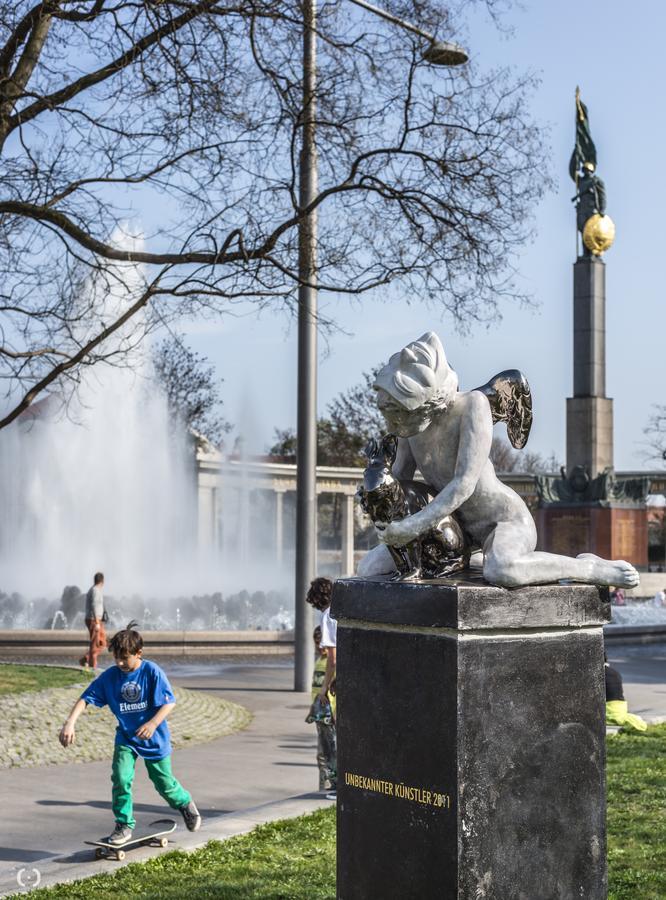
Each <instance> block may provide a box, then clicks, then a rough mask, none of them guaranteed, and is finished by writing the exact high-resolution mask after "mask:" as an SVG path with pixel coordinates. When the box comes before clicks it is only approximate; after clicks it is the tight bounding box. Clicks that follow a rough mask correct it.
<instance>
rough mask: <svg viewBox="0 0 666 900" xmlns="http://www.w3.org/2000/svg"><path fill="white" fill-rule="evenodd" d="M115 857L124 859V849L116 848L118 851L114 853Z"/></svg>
mask: <svg viewBox="0 0 666 900" xmlns="http://www.w3.org/2000/svg"><path fill="white" fill-rule="evenodd" d="M116 859H125V851H124V850H118V852H117V853H116Z"/></svg>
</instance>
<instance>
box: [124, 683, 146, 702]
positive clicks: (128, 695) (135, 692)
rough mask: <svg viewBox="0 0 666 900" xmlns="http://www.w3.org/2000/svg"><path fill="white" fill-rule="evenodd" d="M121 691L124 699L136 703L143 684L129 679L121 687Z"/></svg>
mask: <svg viewBox="0 0 666 900" xmlns="http://www.w3.org/2000/svg"><path fill="white" fill-rule="evenodd" d="M120 693H121V696H122V698H123V700H126V701H127V702H128V703H136V701H137V700H138V699H139V697H140V696H141V685H139V684H137V683H136V681H128V682H127V683H126V684H124V685H123V686H122V687H121V689H120Z"/></svg>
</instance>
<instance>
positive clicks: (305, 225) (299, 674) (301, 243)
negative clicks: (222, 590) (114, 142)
mask: <svg viewBox="0 0 666 900" xmlns="http://www.w3.org/2000/svg"><path fill="white" fill-rule="evenodd" d="M351 2H352V3H354V4H356V6H360V7H362V8H363V9H366V10H368V11H370V12H372V13H374V14H375V15H378V16H380V17H381V18H383V19H386V20H387V21H389V22H392V23H393V24H394V25H397V26H399V27H400V28H403V29H405V30H407V31H411V32H412V33H413V34H417V35H419V36H420V37H422V38H424V39H425V40H426V41H427V42H428V46H427V47H426V49H425V51H424V53H423V58H424V59H425V60H427V61H428V62H429V63H431V64H432V65H438V66H457V65H461V64H462V63H465V62H467V58H468V57H467V54H466V53H465V51H464V50H463V49H462V48H461V47H459V46H458V45H457V44H454V43H451V42H449V41H438V40H436V39H435V37H434V36H433V35H431V34H429V33H428V32H427V31H424V30H423V29H421V28H418V27H417V26H416V25H412V23H411V22H406V21H404V20H403V19H399V18H398V17H397V16H394V15H393V14H392V13H389V12H387V11H386V10H383V9H380V8H379V7H377V6H373V5H372V4H371V3H367V2H365V0H351ZM316 26H317V0H304V2H303V115H302V122H301V127H302V141H301V154H300V166H299V201H298V202H299V206H300V209H301V211H303V210H308V211H307V212H305V213H304V214H303V215H302V216H301V219H300V223H299V230H298V276H299V288H298V401H297V402H298V410H297V435H296V436H297V446H296V463H297V471H296V578H295V591H296V596H295V622H294V626H295V627H294V653H295V673H294V690H296V691H307V690H309V689H310V685H311V681H312V667H313V645H312V610H311V608H310V607H309V606H308V605H307V603H306V602H305V595H306V593H307V590H308V587H309V585H310V582H311V581H312V579H313V578H314V577H315V567H316V562H317V211H316V209H310V207H311V206H312V204H313V203H314V201H315V200H316V197H317V190H318V177H317V175H318V169H317V144H316V112H317V31H316Z"/></svg>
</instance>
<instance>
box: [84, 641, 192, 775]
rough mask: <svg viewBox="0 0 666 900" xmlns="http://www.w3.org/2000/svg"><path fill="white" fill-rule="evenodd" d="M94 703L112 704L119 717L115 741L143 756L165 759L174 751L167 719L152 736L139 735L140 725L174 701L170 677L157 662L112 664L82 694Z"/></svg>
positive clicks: (85, 698) (144, 661) (95, 704)
mask: <svg viewBox="0 0 666 900" xmlns="http://www.w3.org/2000/svg"><path fill="white" fill-rule="evenodd" d="M81 699H82V700H85V702H86V703H91V704H92V705H93V706H107V705H108V706H109V708H110V710H111V712H112V713H113V714H114V716H115V717H116V719H117V720H118V727H117V728H116V744H124V745H125V746H127V747H131V748H132V749H133V750H135V751H136V752H137V753H138V754H139V756H142V757H143V758H144V759H150V760H158V759H164V757H165V756H169V754H170V753H171V736H170V734H169V726H168V725H167V723H166V719H165V720H164V721H163V722H161V723H160V725H158V727H157V728H156V729H155V732H154V734H153V736H152V737H151V738H150V740H147V741H146V740H141V739H140V738H138V737H137V736H136V731H137V729H138V728H139V727H140V726H141V725H143V723H144V722H147V721H148V719H152V717H153V716H154V715H155V713H156V712H157V710H158V709H159V708H160V706H165V705H166V704H167V703H175V702H176V699H175V697H174V695H173V691H172V690H171V685H170V684H169V679H168V678H167V677H166V675H165V674H164V672H163V671H162V670H161V669H160V667H159V666H158V665H156V663H154V662H150V660H148V659H143V660H141V665H140V666H139V668H138V669H135V670H134V671H133V672H123V671H122V670H121V669H119V668H118V666H110V667H109V668H108V669H106V670H105V671H104V672H102V674H101V675H100V676H99V677H97V678H96V679H95V680H94V681H93V682H92V683H91V684H90V685H89V686H88V687H87V688H86V690H85V691H84V692H83V693H82V694H81Z"/></svg>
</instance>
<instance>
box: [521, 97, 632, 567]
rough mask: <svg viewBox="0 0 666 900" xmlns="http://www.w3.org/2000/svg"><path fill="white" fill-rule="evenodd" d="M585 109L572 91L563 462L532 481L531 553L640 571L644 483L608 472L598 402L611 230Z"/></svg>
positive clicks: (605, 420) (605, 426)
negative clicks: (568, 385) (569, 330)
mask: <svg viewBox="0 0 666 900" xmlns="http://www.w3.org/2000/svg"><path fill="white" fill-rule="evenodd" d="M596 168H597V151H596V147H595V145H594V142H593V140H592V136H591V134H590V123H589V118H588V113H587V107H586V106H585V104H584V103H583V102H582V101H581V99H580V92H579V91H578V90H576V146H575V148H574V151H573V153H572V155H571V161H570V164H569V174H570V175H571V178H572V179H573V181H574V182H575V185H576V195H575V197H574V198H573V199H574V201H575V203H576V228H577V231H578V233H579V235H580V240H581V249H580V255H579V256H578V259H577V260H576V262H575V263H574V267H573V269H574V278H573V397H569V398H568V399H567V464H566V469H565V470H563V471H562V473H561V477H553V476H550V475H546V476H540V477H538V478H537V491H538V494H539V510H538V512H537V526H538V531H539V548H540V549H543V550H548V551H550V552H552V553H563V554H567V555H575V554H576V553H580V552H591V553H596V554H597V555H599V556H603V557H607V558H609V559H626V560H628V561H630V562H631V563H633V564H634V565H637V566H646V565H647V543H648V537H647V513H646V498H647V493H648V491H649V482H648V481H647V480H646V479H644V478H633V479H623V480H619V479H617V478H616V477H615V474H614V471H613V401H612V400H611V399H610V398H609V397H607V396H606V265H605V263H604V261H603V260H602V258H601V255H602V253H603V252H604V251H606V250H608V248H609V247H610V246H611V245H612V243H613V240H614V237H615V225H614V224H613V222H612V220H611V218H610V216H608V215H606V188H605V185H604V183H603V181H602V180H601V178H599V176H598V175H597V173H596Z"/></svg>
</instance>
